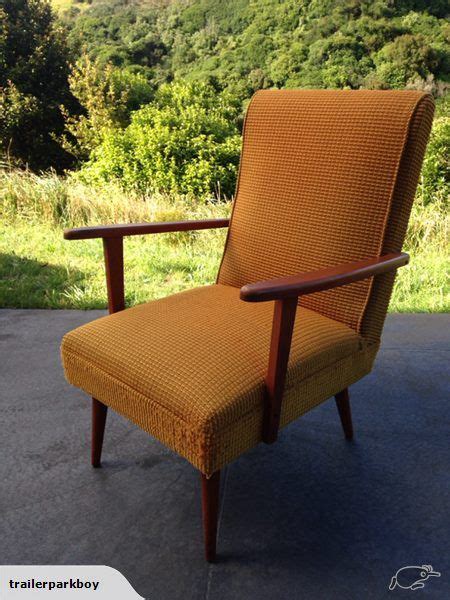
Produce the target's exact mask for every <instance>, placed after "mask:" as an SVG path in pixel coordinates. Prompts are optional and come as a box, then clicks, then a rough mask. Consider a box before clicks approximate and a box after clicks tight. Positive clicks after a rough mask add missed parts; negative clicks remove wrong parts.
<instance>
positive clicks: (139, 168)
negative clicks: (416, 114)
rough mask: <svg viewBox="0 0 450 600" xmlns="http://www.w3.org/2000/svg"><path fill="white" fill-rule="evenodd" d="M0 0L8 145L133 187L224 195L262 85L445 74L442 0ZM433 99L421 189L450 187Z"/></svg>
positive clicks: (38, 162) (436, 87) (413, 82)
mask: <svg viewBox="0 0 450 600" xmlns="http://www.w3.org/2000/svg"><path fill="white" fill-rule="evenodd" d="M65 4H66V5H70V0H67V2H66V3H65ZM58 5H61V3H60V2H58ZM0 11H1V12H0V18H1V23H2V24H1V29H0V108H1V109H2V116H1V118H0V145H1V150H2V152H3V154H4V155H5V154H7V155H8V157H9V158H11V157H12V158H18V159H21V160H22V162H26V163H29V164H30V165H31V166H32V167H34V168H44V167H48V166H55V165H56V166H58V167H65V166H67V160H66V159H67V157H69V156H70V157H71V158H72V160H74V161H76V164H77V166H78V167H79V169H78V170H79V172H80V173H79V177H81V178H82V179H83V180H84V181H86V182H88V181H93V182H98V181H105V180H117V181H119V182H120V183H121V185H122V186H123V187H124V188H126V189H130V188H133V189H138V190H141V191H142V190H150V191H170V192H181V193H191V194H193V195H196V196H197V197H207V196H212V195H217V194H218V193H219V194H222V195H225V196H230V195H231V194H232V191H233V187H234V181H235V176H236V170H237V160H238V152H239V150H238V147H239V141H238V132H239V127H240V124H241V122H242V116H243V112H244V109H245V106H246V103H247V101H248V99H249V97H250V96H251V94H252V93H253V92H254V91H255V90H257V89H260V88H266V87H322V88H327V87H335V88H360V87H366V88H404V87H413V88H419V89H426V90H428V91H431V92H432V93H433V94H434V95H435V96H436V97H441V96H444V95H445V92H446V89H447V87H448V86H449V73H450V52H449V47H450V45H449V41H450V39H449V38H450V25H449V22H448V19H446V12H447V11H448V2H447V0H433V2H429V1H427V0H229V1H227V2H224V1H223V0H89V1H86V2H84V1H83V2H79V1H77V2H73V3H72V5H71V8H70V9H69V10H65V11H63V12H61V13H60V15H59V21H58V23H59V24H56V22H55V18H54V16H53V15H52V12H51V10H50V8H49V4H48V2H47V0H0ZM62 28H65V33H63V29H62ZM64 38H65V41H63V39H64ZM68 52H69V53H70V56H71V57H72V67H71V68H70V70H69V67H68V62H69V59H68ZM441 104H442V108H441V118H440V120H439V121H437V122H436V125H435V129H434V132H433V137H432V141H431V143H430V148H429V151H428V155H427V159H426V162H425V168H424V180H423V185H424V186H426V188H427V190H428V192H429V196H428V197H429V198H431V197H433V195H435V194H436V192H437V190H440V191H439V193H440V195H441V196H442V195H443V194H444V195H445V193H446V191H448V166H447V163H446V162H445V161H446V157H445V151H446V149H447V147H448V137H449V122H448V118H446V115H445V114H444V113H443V110H444V108H445V107H447V110H448V103H447V102H444V103H441ZM63 120H64V121H65V127H64V131H63Z"/></svg>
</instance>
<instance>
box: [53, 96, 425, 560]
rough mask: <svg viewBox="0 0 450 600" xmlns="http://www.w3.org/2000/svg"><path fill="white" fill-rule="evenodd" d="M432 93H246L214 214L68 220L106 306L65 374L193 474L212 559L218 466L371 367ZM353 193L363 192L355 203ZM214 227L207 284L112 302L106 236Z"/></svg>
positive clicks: (115, 268)
mask: <svg viewBox="0 0 450 600" xmlns="http://www.w3.org/2000/svg"><path fill="white" fill-rule="evenodd" d="M432 116H433V101H432V99H431V97H430V96H429V95H427V94H423V93H420V92H415V91H407V92H393V91H382V92H380V91H325V90H322V91H313V90H308V91H301V90H284V91H263V92H258V93H257V94H256V95H255V96H254V98H253V100H252V102H251V104H250V106H249V109H248V112H247V117H246V121H245V126H244V142H243V149H242V157H241V166H240V173H239V179H238V185H237V190H236V199H235V203H234V208H233V214H232V217H231V220H228V219H216V220H206V221H192V222H179V223H141V224H130V225H111V226H99V227H85V228H79V229H71V230H67V231H66V232H65V234H64V236H65V238H66V239H69V240H77V239H91V238H102V239H103V244H104V254H105V262H106V280H107V290H108V306H109V312H110V313H111V314H110V315H109V316H107V317H104V318H102V319H98V320H96V321H93V322H92V323H89V324H87V325H84V326H83V327H80V328H78V329H76V330H74V331H72V332H70V333H68V334H67V335H66V336H65V337H64V339H63V343H62V359H63V364H64V369H65V373H66V377H67V379H68V381H69V382H70V383H72V384H73V385H76V386H78V387H80V388H82V389H83V390H85V391H86V392H87V393H88V394H89V395H90V396H92V398H93V399H92V457H91V462H92V465H93V466H94V467H99V466H100V461H101V451H102V444H103V434H104V429H105V422H106V414H107V407H111V408H112V409H114V410H116V411H117V412H119V413H121V414H122V415H124V416H126V417H127V418H129V419H130V420H131V421H133V422H134V423H136V424H137V425H138V426H140V427H142V428H143V429H144V430H146V431H148V432H149V433H150V434H151V435H153V436H155V437H156V438H158V439H159V440H160V441H161V442H162V443H164V444H166V445H167V446H168V447H170V448H172V449H173V450H175V451H176V452H178V453H179V454H181V455H182V456H184V457H185V458H186V459H187V460H188V461H189V462H191V463H192V464H193V465H194V466H195V467H196V468H197V469H199V471H200V473H201V481H202V507H203V522H204V536H205V555H206V559H207V560H208V561H212V560H214V559H215V557H216V529H217V516H218V505H219V486H220V469H221V468H222V467H223V466H225V465H226V464H228V463H229V462H231V461H232V460H234V459H236V458H237V457H238V456H240V455H241V454H242V453H244V452H245V451H247V450H248V449H250V448H252V447H253V446H255V445H256V444H258V443H259V442H260V441H263V442H266V443H273V442H275V441H276V439H277V437H278V434H279V430H280V429H281V428H282V427H284V426H285V425H287V424H288V423H290V422H291V421H293V420H295V419H297V418H298V417H300V416H301V415H302V414H304V413H305V412H307V411H308V410H311V409H312V408H314V407H315V406H317V405H318V404H319V403H321V402H323V401H325V400H327V399H328V398H330V397H331V396H334V397H335V399H336V403H337V407H338V412H339V415H340V419H341V422H342V426H343V429H344V433H345V437H346V438H348V439H350V438H351V437H352V435H353V427H352V420H351V413H350V404H349V394H348V387H349V386H350V385H351V384H352V383H354V382H356V381H358V380H359V379H360V378H361V377H363V376H364V375H366V374H367V373H369V372H370V370H371V368H372V365H373V361H374V359H375V356H376V353H377V351H378V348H379V340H380V335H381V331H382V327H383V322H384V318H385V315H386V311H387V306H388V302H389V297H390V294H391V291H392V286H393V282H394V277H395V272H396V269H397V268H399V267H401V266H403V265H406V264H407V262H408V260H409V257H408V255H406V254H404V253H402V252H401V246H402V243H403V239H404V236H405V232H406V226H407V222H408V217H409V213H410V210H411V205H412V201H413V198H414V193H415V188H416V185H417V180H418V176H419V172H420V168H421V163H422V159H423V154H424V151H425V147H426V143H427V139H428V135H429V131H430V127H431V121H432ZM362 199H363V200H362ZM216 227H228V236H227V241H226V245H225V251H224V255H223V259H222V263H221V265H220V269H219V274H218V278H217V282H216V284H214V285H212V286H205V287H202V288H197V289H194V290H189V291H186V292H182V293H180V294H175V295H173V296H170V297H168V298H164V299H161V300H157V301H153V302H149V303H146V304H143V305H139V306H135V307H133V308H129V309H126V310H125V301H124V278H123V237H125V236H127V235H140V234H147V233H149V234H150V233H164V232H169V231H187V230H189V229H198V230H200V229H206V228H216Z"/></svg>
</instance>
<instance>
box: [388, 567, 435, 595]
mask: <svg viewBox="0 0 450 600" xmlns="http://www.w3.org/2000/svg"><path fill="white" fill-rule="evenodd" d="M440 576H441V574H440V573H438V572H437V571H433V567H432V566H431V565H422V566H421V567H417V566H413V567H402V568H401V569H399V570H398V571H397V573H396V574H395V575H394V577H393V578H392V579H391V583H390V585H389V589H390V590H393V589H394V588H395V587H397V586H398V587H399V588H403V589H404V590H418V589H420V588H423V587H424V586H425V583H424V581H426V580H427V579H428V578H429V577H440Z"/></svg>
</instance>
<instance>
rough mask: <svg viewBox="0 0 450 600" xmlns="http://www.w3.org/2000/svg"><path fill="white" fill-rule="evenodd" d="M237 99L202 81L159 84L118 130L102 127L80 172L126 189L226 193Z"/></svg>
mask: <svg viewBox="0 0 450 600" xmlns="http://www.w3.org/2000/svg"><path fill="white" fill-rule="evenodd" d="M239 115H240V102H238V101H237V100H236V99H234V98H233V97H232V96H231V95H230V94H229V93H225V92H219V91H217V90H216V89H215V88H214V87H213V86H212V85H209V84H206V83H171V84H164V85H162V86H161V87H160V88H159V90H158V91H157V92H156V95H155V99H154V101H153V102H152V103H150V104H148V105H147V106H145V107H143V108H141V109H140V110H137V111H135V112H134V113H132V115H131V123H130V125H129V126H128V127H126V128H125V129H123V130H121V129H119V128H110V129H107V130H105V131H104V135H103V140H102V143H101V144H100V145H99V146H98V147H97V148H95V149H94V150H93V152H92V155H91V159H90V161H89V162H88V163H87V164H86V165H85V166H84V167H83V168H82V170H81V173H80V177H81V178H82V179H83V180H84V181H86V182H99V181H108V180H117V181H119V182H120V183H121V185H122V186H123V187H124V188H125V189H129V190H132V189H137V190H140V191H142V192H146V191H150V192H172V193H173V192H175V193H181V194H191V195H194V196H197V197H199V198H205V197H207V196H209V197H211V196H215V197H231V196H232V194H233V193H234V185H235V180H236V171H237V165H238V162H239V153H240V135H239V129H238V119H239Z"/></svg>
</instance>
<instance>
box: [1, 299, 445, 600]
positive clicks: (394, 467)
mask: <svg viewBox="0 0 450 600" xmlns="http://www.w3.org/2000/svg"><path fill="white" fill-rule="evenodd" d="M101 314H104V313H103V312H102V311H87V312H82V311H43V310H42V311H40V310H2V311H0V356H1V361H0V398H1V400H0V425H1V432H2V433H1V440H2V441H1V453H2V460H1V462H0V478H1V479H0V481H1V488H0V511H1V523H0V564H27V563H28V564H106V565H109V566H112V567H115V568H117V569H119V570H120V571H121V572H122V573H123V574H124V575H125V576H126V577H127V578H128V579H129V581H130V582H131V584H132V585H133V586H134V587H135V589H136V590H137V591H138V592H139V593H140V594H141V595H142V596H144V597H146V598H151V599H158V600H165V599H170V600H173V599H178V598H180V599H181V598H183V600H189V599H191V598H192V599H199V598H200V599H201V598H204V599H214V600H222V599H223V600H225V599H226V600H231V599H233V600H234V599H235V598H239V599H249V600H253V599H255V600H256V599H258V600H265V599H271V600H272V599H274V598H276V599H281V600H284V599H286V600H287V599H289V600H290V599H293V598H301V599H303V598H305V599H314V600H316V599H317V600H321V599H324V600H325V599H326V600H329V599H330V598H333V599H334V598H336V599H345V600H348V599H351V600H352V599H355V600H360V599H361V598H364V599H372V598H373V599H382V598H390V597H391V596H392V597H394V593H395V594H397V595H402V594H403V595H405V596H406V595H408V594H409V593H411V592H409V591H399V590H396V591H395V592H389V591H388V585H389V582H390V579H391V577H392V575H393V574H395V572H396V571H397V569H399V568H400V567H402V566H406V565H414V564H419V565H421V564H432V565H433V567H434V568H435V569H436V570H438V571H440V572H441V573H442V576H441V577H440V578H439V579H437V578H434V579H432V580H430V581H429V582H427V583H426V585H425V588H423V589H422V590H420V592H416V593H420V595H421V596H424V597H427V598H436V599H447V598H448V597H449V594H448V592H449V589H450V586H449V579H450V552H449V550H450V543H449V541H448V540H449V531H450V511H449V510H448V507H449V488H450V486H449V475H448V468H449V466H450V450H449V444H448V438H449V430H448V421H449V420H448V416H447V415H448V398H449V393H448V392H449V388H448V383H449V372H450V369H449V363H448V358H449V350H450V343H449V342H450V316H449V315H391V316H389V317H388V320H387V324H386V328H385V335H384V340H383V347H382V350H381V352H380V354H379V358H378V360H377V364H376V368H375V370H374V371H373V373H372V374H371V375H369V376H368V377H366V378H365V379H364V380H363V381H361V382H359V383H358V384H357V385H355V386H354V388H353V389H352V406H353V415H354V425H355V431H356V438H355V441H354V442H351V443H348V442H346V441H345V440H344V438H343V436H342V433H341V430H340V425H339V420H338V418H337V414H336V410H335V407H334V405H333V403H332V402H328V403H326V404H324V405H322V406H321V407H319V408H318V409H316V410H315V411H312V412H310V413H309V414H308V415H306V416H305V417H304V418H302V419H301V420H299V421H298V422H297V423H294V424H292V425H291V426H289V427H288V428H287V429H286V430H285V431H284V432H283V433H282V435H281V437H280V440H279V442H278V443H277V444H276V445H274V446H264V445H261V446H260V447H258V448H256V449H254V450H253V451H252V452H250V453H249V454H247V455H246V456H243V457H242V458H240V459H239V460H237V461H236V462H235V463H233V464H232V465H231V466H230V467H229V468H228V469H227V470H226V472H225V474H224V486H223V488H222V499H223V502H222V509H221V519H220V530H219V544H218V547H219V552H220V555H221V561H220V562H219V563H217V564H216V565H213V566H208V565H206V564H205V563H204V562H203V559H202V538H201V523H200V495H199V485H198V484H199V481H198V479H199V478H198V475H197V473H196V472H195V471H194V469H192V468H190V467H189V465H188V464H187V463H186V462H185V461H184V460H183V459H181V458H180V457H178V456H176V455H175V454H173V453H172V452H170V451H169V450H167V449H165V448H164V447H163V446H162V445H161V444H159V443H158V442H157V441H155V440H153V439H152V438H150V437H149V436H148V435H146V434H145V433H144V432H142V431H140V430H138V429H137V428H135V427H134V426H132V425H131V424H130V423H128V422H127V421H125V420H124V419H122V418H121V417H119V416H117V415H114V414H112V413H111V414H110V415H109V416H108V424H107V427H108V429H107V436H106V440H105V448H104V457H105V461H104V468H103V469H102V470H96V471H94V470H92V469H91V468H90V467H89V464H88V457H89V401H88V399H87V398H86V396H85V395H84V394H83V393H82V392H79V391H78V390H76V389H74V388H71V387H70V386H68V385H67V384H66V383H65V381H64V377H63V374H62V370H61V366H60V361H59V342H60V339H61V337H62V335H63V334H64V332H65V331H68V330H70V329H72V328H73V327H75V326H77V325H80V324H82V323H85V322H87V321H89V320H91V319H93V318H96V317H98V316H99V315H101Z"/></svg>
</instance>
